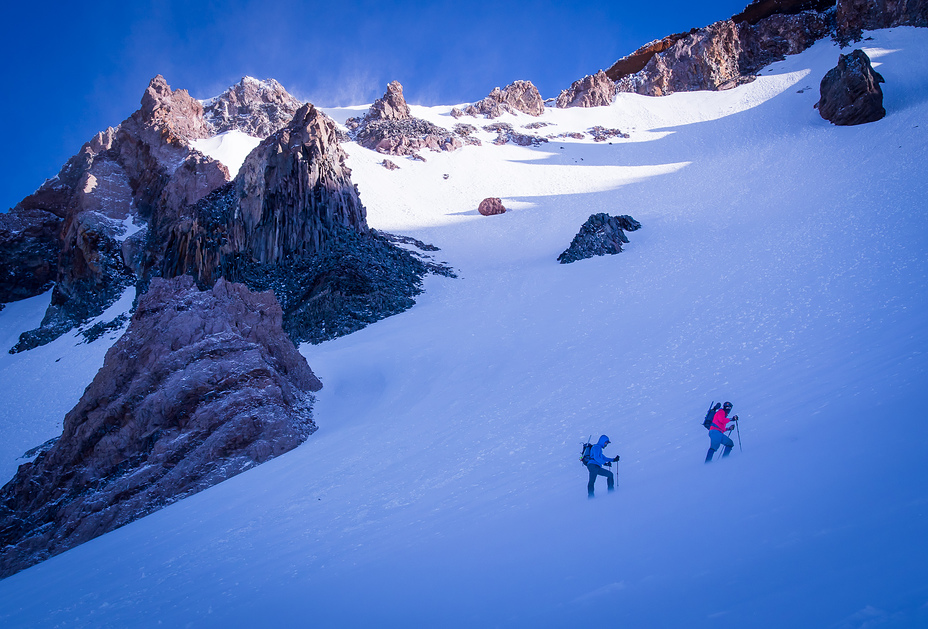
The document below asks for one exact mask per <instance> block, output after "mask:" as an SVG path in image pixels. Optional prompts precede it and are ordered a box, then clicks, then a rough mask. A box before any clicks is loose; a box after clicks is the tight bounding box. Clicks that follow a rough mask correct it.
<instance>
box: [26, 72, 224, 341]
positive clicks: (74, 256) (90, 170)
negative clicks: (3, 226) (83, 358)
mask: <svg viewBox="0 0 928 629" xmlns="http://www.w3.org/2000/svg"><path fill="white" fill-rule="evenodd" d="M210 133H211V128H210V126H209V125H208V124H207V123H206V122H205V120H204V119H203V108H202V106H201V105H200V103H199V101H197V100H195V99H193V98H191V97H190V96H189V94H187V92H186V91H185V90H171V88H170V86H168V84H167V82H166V81H165V80H164V78H163V77H161V76H160V75H159V76H157V77H155V78H154V79H152V81H151V83H150V84H149V86H148V88H147V89H146V90H145V93H144V94H143V96H142V101H141V107H140V109H139V110H138V111H136V112H135V113H133V114H132V115H131V116H130V117H129V118H128V119H126V120H125V121H124V122H123V123H122V124H120V125H119V127H118V128H115V129H113V128H110V129H107V130H106V131H104V132H101V133H99V134H97V135H96V136H95V137H94V138H93V139H92V140H91V141H90V142H88V143H87V144H85V145H84V146H83V147H82V148H81V151H80V152H79V153H78V154H77V155H75V156H74V157H72V158H71V159H70V160H68V162H67V163H66V164H65V165H64V166H63V167H62V169H61V172H59V174H58V176H57V177H55V178H54V179H51V180H49V181H47V182H46V183H45V184H44V185H43V186H42V187H41V188H39V189H38V190H37V191H36V192H35V193H33V194H32V195H30V196H29V197H27V198H26V199H24V200H23V201H22V202H21V203H20V204H19V205H17V207H16V208H14V209H13V214H17V213H20V212H24V211H32V210H41V211H43V212H46V213H51V214H54V215H55V216H58V217H60V218H61V219H62V221H61V229H60V231H59V232H58V234H57V238H58V243H57V246H56V247H52V248H49V247H47V246H46V247H44V249H43V250H44V251H46V252H51V251H52V250H54V251H55V253H56V254H57V255H56V256H55V258H54V259H50V260H46V262H47V263H48V264H53V265H54V280H55V289H54V292H53V294H52V303H51V305H50V306H49V309H48V312H47V313H46V316H45V318H44V320H43V323H42V326H41V327H40V328H37V329H36V330H32V331H29V332H26V333H24V335H23V336H22V337H21V339H20V342H19V343H18V344H17V345H16V347H15V348H14V349H15V350H16V351H19V350H25V349H30V348H32V347H35V346H37V345H40V344H43V343H47V342H49V341H51V340H53V339H55V338H57V337H58V336H60V335H61V334H63V333H64V332H66V331H67V330H69V329H71V328H72V327H74V326H75V325H77V324H79V323H80V322H82V321H85V320H87V319H88V318H91V317H94V316H96V315H98V314H100V313H102V312H103V310H104V309H105V308H106V307H107V306H108V305H110V304H111V303H112V302H113V301H115V299H117V298H118V297H119V295H120V294H121V293H122V291H123V290H124V289H126V288H127V287H129V286H131V285H132V284H133V283H134V282H135V279H136V275H137V273H138V271H139V269H140V268H141V265H142V259H143V258H144V255H143V252H142V251H141V250H140V247H138V246H137V245H138V243H139V240H138V238H136V240H135V241H134V243H130V245H129V246H128V247H126V243H125V242H124V240H125V237H124V234H125V233H126V225H125V221H126V220H127V219H132V220H133V221H135V222H138V223H146V222H149V221H154V222H158V221H166V220H174V219H175V218H176V217H177V216H178V215H179V214H180V212H181V210H182V208H183V207H185V206H187V205H189V204H191V203H195V202H197V201H198V200H199V199H201V198H202V197H203V196H205V195H206V194H208V193H209V192H211V191H212V190H213V189H215V188H216V187H218V186H220V185H222V184H223V183H225V182H226V181H227V180H228V177H229V173H228V170H227V169H226V168H225V166H223V165H222V164H220V163H219V162H217V161H215V160H212V159H209V158H207V157H205V156H203V155H201V154H199V153H197V152H195V151H193V150H192V149H191V148H190V146H189V142H190V141H191V140H194V139H199V138H204V137H208V136H209V135H210ZM33 249H35V248H33ZM14 264H17V265H20V261H18V260H17V261H16V262H15V263H14ZM29 264H32V265H33V266H34V264H35V262H34V261H33V262H32V263H29ZM27 268H28V264H27Z"/></svg>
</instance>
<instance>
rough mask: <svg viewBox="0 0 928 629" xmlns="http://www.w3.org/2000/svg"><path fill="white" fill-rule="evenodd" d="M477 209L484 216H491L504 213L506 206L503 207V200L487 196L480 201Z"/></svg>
mask: <svg viewBox="0 0 928 629" xmlns="http://www.w3.org/2000/svg"><path fill="white" fill-rule="evenodd" d="M477 211H478V212H480V213H481V214H483V215H484V216H493V215H494V214H504V213H505V212H506V208H505V207H503V202H502V201H501V200H500V199H499V197H488V198H486V199H484V200H483V201H481V202H480V205H479V206H478V207H477Z"/></svg>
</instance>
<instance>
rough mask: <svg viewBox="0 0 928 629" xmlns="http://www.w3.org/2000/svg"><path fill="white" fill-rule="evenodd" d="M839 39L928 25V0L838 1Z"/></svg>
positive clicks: (857, 37) (856, 37)
mask: <svg viewBox="0 0 928 629" xmlns="http://www.w3.org/2000/svg"><path fill="white" fill-rule="evenodd" d="M836 21H837V33H838V39H839V40H844V41H847V40H849V39H859V38H860V34H861V31H862V30H874V29H878V28H891V27H893V26H903V25H908V26H928V0H838V8H837V16H836Z"/></svg>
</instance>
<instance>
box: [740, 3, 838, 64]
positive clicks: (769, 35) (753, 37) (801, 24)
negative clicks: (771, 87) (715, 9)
mask: <svg viewBox="0 0 928 629" xmlns="http://www.w3.org/2000/svg"><path fill="white" fill-rule="evenodd" d="M802 4H803V3H800V6H801V5H802ZM832 4H833V3H832ZM834 23H835V18H834V12H833V11H821V12H819V11H813V10H810V11H803V12H800V13H788V14H787V13H781V14H774V15H770V16H768V17H765V18H764V19H761V20H758V21H757V22H756V23H755V24H752V23H750V22H741V23H738V39H739V41H740V51H739V53H738V69H739V72H740V73H741V76H742V77H751V76H754V75H755V74H756V73H757V72H759V71H760V70H761V68H763V67H765V66H768V65H770V64H771V63H774V62H776V61H781V60H782V59H784V58H785V57H786V56H787V55H795V54H799V53H800V52H802V51H803V50H805V49H807V48H809V47H810V46H811V45H812V44H814V43H815V42H817V41H818V40H820V39H823V38H825V37H827V36H828V35H830V34H831V33H832V32H833V30H834Z"/></svg>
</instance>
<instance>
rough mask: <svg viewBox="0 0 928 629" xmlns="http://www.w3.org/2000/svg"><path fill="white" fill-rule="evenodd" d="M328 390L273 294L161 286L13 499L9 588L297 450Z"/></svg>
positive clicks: (189, 284)
mask: <svg viewBox="0 0 928 629" xmlns="http://www.w3.org/2000/svg"><path fill="white" fill-rule="evenodd" d="M321 386H322V385H321V383H320V382H319V380H318V379H317V378H316V377H315V376H314V375H313V373H312V371H311V370H310V368H309V366H308V365H307V364H306V361H305V359H304V358H303V357H302V356H301V355H300V354H299V352H297V351H296V349H295V348H294V347H293V344H292V343H291V342H290V340H289V339H288V338H287V337H286V335H285V334H284V332H283V330H282V328H281V309H280V306H279V305H278V304H277V302H276V300H275V299H274V296H273V295H272V294H271V293H261V294H254V293H251V292H250V291H248V290H247V289H246V288H245V287H244V286H242V285H240V284H229V283H227V282H224V281H220V282H217V283H216V285H215V286H214V287H213V289H212V290H209V291H205V292H200V291H199V290H197V289H196V287H195V286H194V285H193V281H192V280H191V279H190V278H177V279H174V280H171V281H162V280H155V281H153V282H152V285H151V290H150V291H149V292H148V294H147V295H145V296H144V297H143V298H142V299H141V300H140V302H139V307H138V309H137V310H136V312H135V315H134V316H133V317H132V322H131V323H130V325H129V329H128V330H127V331H126V333H125V334H124V335H123V337H122V338H121V339H120V340H119V341H117V343H116V344H115V345H114V346H113V347H112V348H111V349H110V350H109V352H107V355H106V359H105V362H104V365H103V368H102V369H101V370H100V372H99V373H98V374H97V376H96V377H95V378H94V381H93V382H92V383H91V385H90V386H89V387H88V388H87V390H86V391H85V392H84V395H83V396H82V397H81V400H80V402H79V403H78V404H77V406H75V407H74V409H72V410H71V412H69V413H68V415H67V416H66V417H65V420H64V431H63V434H62V436H61V438H60V439H58V441H57V442H56V443H55V444H54V445H53V446H52V447H51V448H50V449H49V450H47V451H46V452H45V453H43V454H41V455H39V457H38V458H37V459H36V460H35V461H34V462H33V463H27V464H25V465H22V466H20V468H19V471H18V472H17V474H16V476H15V477H14V478H13V480H11V481H10V482H9V483H7V484H6V485H5V486H4V487H3V489H2V490H0V548H2V550H0V577H2V576H7V575H10V574H12V573H14V572H16V571H18V570H21V569H23V568H26V567H28V566H30V565H32V564H35V563H37V562H39V561H41V560H43V559H45V558H47V557H49V556H52V555H56V554H58V553H60V552H63V551H64V550H67V549H68V548H71V547H73V546H76V545H77V544H80V543H82V542H84V541H87V540H89V539H92V538H94V537H96V536H98V535H102V534H103V533H106V532H108V531H111V530H113V529H115V528H118V527H120V526H122V525H124V524H126V523H128V522H131V521H133V520H135V519H137V518H139V517H141V516H143V515H146V514H147V513H150V512H152V511H154V510H157V509H159V508H161V507H162V506H165V505H167V504H170V503H171V502H174V501H175V500H178V499H179V498H182V497H184V496H187V495H190V494H192V493H195V492H198V491H200V490H202V489H205V488H206V487H209V486H211V485H214V484H216V483H218V482H220V481H222V480H225V479H227V478H229V477H231V476H234V475H236V474H238V473H240V472H242V471H244V470H246V469H248V468H250V467H252V466H254V465H257V464H259V463H262V462H264V461H266V460H268V459H270V458H273V457H275V456H277V455H279V454H282V453H284V452H287V451H288V450H290V449H292V448H294V447H296V446H297V445H299V444H300V443H301V442H303V441H304V440H305V439H306V438H307V437H308V436H309V435H310V434H312V432H313V431H314V430H315V428H316V427H315V424H314V423H313V418H312V411H311V406H312V402H313V395H312V393H313V392H314V391H318V390H319V389H320V388H321Z"/></svg>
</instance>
